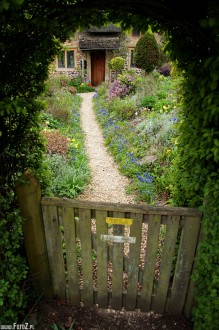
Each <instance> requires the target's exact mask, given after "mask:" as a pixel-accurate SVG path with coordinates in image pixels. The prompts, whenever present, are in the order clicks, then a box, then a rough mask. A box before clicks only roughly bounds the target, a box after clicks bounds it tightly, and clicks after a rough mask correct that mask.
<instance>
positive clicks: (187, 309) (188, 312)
mask: <svg viewBox="0 0 219 330" xmlns="http://www.w3.org/2000/svg"><path fill="white" fill-rule="evenodd" d="M202 240H203V227H202V225H201V226H200V231H199V237H198V240H197V243H196V252H195V257H196V258H197V252H198V245H199V243H200V242H201V241H202ZM196 260H197V259H195V261H194V263H193V267H192V271H191V274H193V272H194V270H195V267H196V262H197V261H196ZM194 305H195V283H194V281H193V280H192V279H191V278H190V281H189V286H188V291H187V296H186V301H185V304H184V308H183V314H184V315H185V317H186V319H187V320H189V319H191V318H192V309H193V307H194Z"/></svg>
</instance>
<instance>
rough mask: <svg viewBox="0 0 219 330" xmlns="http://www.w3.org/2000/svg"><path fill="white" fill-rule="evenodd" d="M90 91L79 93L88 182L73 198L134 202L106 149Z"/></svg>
mask: <svg viewBox="0 0 219 330" xmlns="http://www.w3.org/2000/svg"><path fill="white" fill-rule="evenodd" d="M93 95H94V93H93V92H92V93H83V94H80V96H81V97H82V98H83V102H82V107H81V124H82V129H83V131H84V133H85V146H86V150H87V155H88V158H89V161H90V168H91V173H92V181H91V184H90V185H89V186H88V188H87V189H86V191H85V192H84V193H83V194H81V195H80V196H78V198H77V199H80V200H89V201H99V202H100V201H101V202H111V203H134V196H131V195H126V193H125V187H126V186H127V185H128V184H129V180H128V178H126V177H124V176H122V175H121V174H120V173H119V170H118V167H117V165H116V163H115V162H114V160H113V158H112V156H111V155H109V153H108V151H107V148H106V147H105V146H104V139H103V136H102V133H101V130H100V127H99V124H98V122H97V121H96V118H95V114H94V112H93V109H92V98H93Z"/></svg>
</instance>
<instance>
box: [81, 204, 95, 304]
mask: <svg viewBox="0 0 219 330" xmlns="http://www.w3.org/2000/svg"><path fill="white" fill-rule="evenodd" d="M79 228H80V241H81V257H82V278H83V291H82V301H83V303H84V304H85V306H88V307H92V306H93V265H92V242H91V211H90V210H86V209H79Z"/></svg>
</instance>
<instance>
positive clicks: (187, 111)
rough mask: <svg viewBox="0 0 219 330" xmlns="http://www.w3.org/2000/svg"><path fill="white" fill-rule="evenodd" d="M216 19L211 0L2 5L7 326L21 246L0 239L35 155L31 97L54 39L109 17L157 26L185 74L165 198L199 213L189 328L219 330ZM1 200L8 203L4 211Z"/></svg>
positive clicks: (17, 0)
mask: <svg viewBox="0 0 219 330" xmlns="http://www.w3.org/2000/svg"><path fill="white" fill-rule="evenodd" d="M106 8H109V10H108V11H109V13H106ZM133 8H135V12H134V13H133ZM101 9H103V10H101ZM100 10H101V11H100ZM146 15H147V16H146ZM218 15H219V14H218V1H215V0H207V1H202V2H199V3H198V6H197V3H196V1H194V2H191V1H189V0H183V1H177V2H173V1H171V0H166V1H165V7H164V2H163V0H156V1H155V0H154V1H153V2H152V1H149V0H142V1H138V4H136V1H134V0H130V1H123V0H120V1H117V0H115V1H114V0H104V1H93V0H84V1H73V0H72V1H71V0H70V1H64V0H50V1H31V0H29V1H27V0H13V1H9V0H2V1H1V4H0V33H1V40H0V52H1V54H0V72H1V78H0V79H1V84H0V109H1V110H0V117H1V118H0V119H1V121H0V122H1V129H0V138H1V152H0V156H1V159H0V164H1V166H0V170H1V172H0V183H1V190H0V194H1V204H3V207H2V208H1V218H2V219H3V221H4V222H5V225H4V226H3V229H2V232H1V241H2V242H1V254H0V255H1V257H0V258H1V259H0V261H1V263H2V264H4V266H3V267H2V272H1V274H0V283H1V284H2V285H1V287H0V290H1V291H0V293H1V298H0V299H1V305H2V306H1V311H0V315H1V316H3V317H4V318H5V319H4V322H5V323H6V322H8V323H11V322H14V321H15V319H14V318H15V315H18V311H19V310H20V307H19V306H21V301H20V300H19V303H18V305H17V308H16V307H15V305H16V299H17V297H18V296H19V295H18V291H16V290H17V289H16V290H15V289H14V288H15V287H16V288H21V287H22V278H21V277H22V276H21V277H20V276H17V274H18V273H19V270H20V264H19V263H17V260H18V261H19V260H20V259H19V257H18V256H19V252H18V251H19V248H20V244H21V245H22V241H20V240H19V242H20V243H19V242H18V241H17V240H14V242H18V243H13V244H11V245H10V246H9V243H7V237H9V236H10V235H12V232H13V231H11V228H12V227H11V224H12V218H13V226H15V227H16V226H18V228H20V227H19V226H20V217H19V216H18V215H17V214H16V213H14V212H15V211H14V210H15V209H16V208H14V193H13V192H14V184H15V181H16V179H17V178H18V177H19V175H20V174H21V173H22V172H23V171H25V169H27V168H28V167H31V168H35V167H36V168H37V167H39V164H40V158H41V156H40V154H41V151H40V150H41V147H40V139H39V137H38V119H37V113H38V111H39V105H38V104H36V103H33V99H34V98H35V97H36V96H37V95H38V94H39V93H40V92H42V90H43V88H44V80H45V79H46V77H47V74H48V65H49V64H50V63H51V62H52V61H53V56H54V55H55V54H57V52H58V49H59V47H60V46H59V41H64V40H65V39H67V38H68V37H69V34H70V32H71V31H76V29H77V28H78V25H79V23H80V25H81V26H86V27H87V25H88V24H89V23H90V24H91V25H97V24H98V25H101V24H102V23H103V21H104V20H107V19H109V20H111V21H115V20H117V21H120V22H122V25H123V27H130V26H131V25H132V26H135V27H136V28H139V29H144V30H145V31H146V30H147V28H148V25H149V24H154V26H155V28H156V29H157V30H158V31H159V30H165V31H166V32H167V36H168V42H169V45H168V47H169V51H171V57H172V59H174V60H175V59H177V60H178V64H179V67H180V68H182V69H183V70H184V71H185V78H186V85H184V91H185V92H184V112H183V117H184V121H183V123H182V125H181V138H180V139H179V146H178V158H177V161H176V163H175V167H174V168H173V175H175V179H176V181H178V187H177V191H174V192H173V197H174V200H175V203H177V204H179V203H180V204H183V205H188V206H193V205H194V206H202V209H203V211H204V219H203V228H204V241H203V243H202V244H201V246H200V249H199V257H198V260H197V269H196V274H195V279H196V307H195V310H194V328H195V329H197V330H202V329H208V330H216V329H218V328H219V318H218V315H219V298H218V292H219V274H218V269H219V267H218V264H219V251H218V246H219V244H218V243H219V242H218V237H219V216H218V214H219V212H218V197H219V196H218V191H219V189H218V188H219V187H218V185H219V173H218V168H219V166H218V165H219V164H218V163H219V156H218V155H219V150H218V149H219V132H218V120H219V93H218V82H219V77H218V72H219V70H218V69H219V41H218V35H219V23H218V22H219V20H218ZM150 17H151V18H150ZM158 22H160V23H158ZM23 129H24V130H25V133H24V132H23ZM29 137H31V139H30V141H32V146H31V143H30V142H29V140H28V138H29ZM12 141H14V142H15V144H13V143H12ZM38 143H39V144H38ZM26 146H27V147H26ZM25 147H26V148H25ZM36 160H37V162H36ZM6 169H7V170H6ZM11 199H12V200H13V202H11ZM5 200H7V201H6V202H3V201H5ZM6 204H7V205H9V206H10V207H9V208H6V207H4V205H6ZM8 235H9V236H8ZM3 242H5V244H4V243H3ZM14 244H15V246H14ZM14 248H16V249H14ZM8 254H9V255H10V258H12V259H13V260H14V261H15V260H16V262H15V263H13V262H12V263H11V264H12V265H14V266H13V267H12V268H10V262H11V260H12V259H10V258H9V257H7V255H8ZM21 264H23V261H21ZM22 269H23V267H22ZM9 270H10V271H9ZM6 291H7V295H8V297H10V299H7V297H6V295H5V292H6ZM20 291H22V289H20ZM16 296H17V297H16ZM1 322H2V320H1Z"/></svg>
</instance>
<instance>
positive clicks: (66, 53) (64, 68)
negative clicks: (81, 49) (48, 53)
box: [56, 48, 76, 71]
mask: <svg viewBox="0 0 219 330" xmlns="http://www.w3.org/2000/svg"><path fill="white" fill-rule="evenodd" d="M72 51H73V52H74V53H73V56H74V66H73V67H68V63H69V61H68V52H72ZM62 52H64V67H59V56H56V70H57V71H73V70H74V69H75V68H76V49H75V48H69V49H65V50H62Z"/></svg>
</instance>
